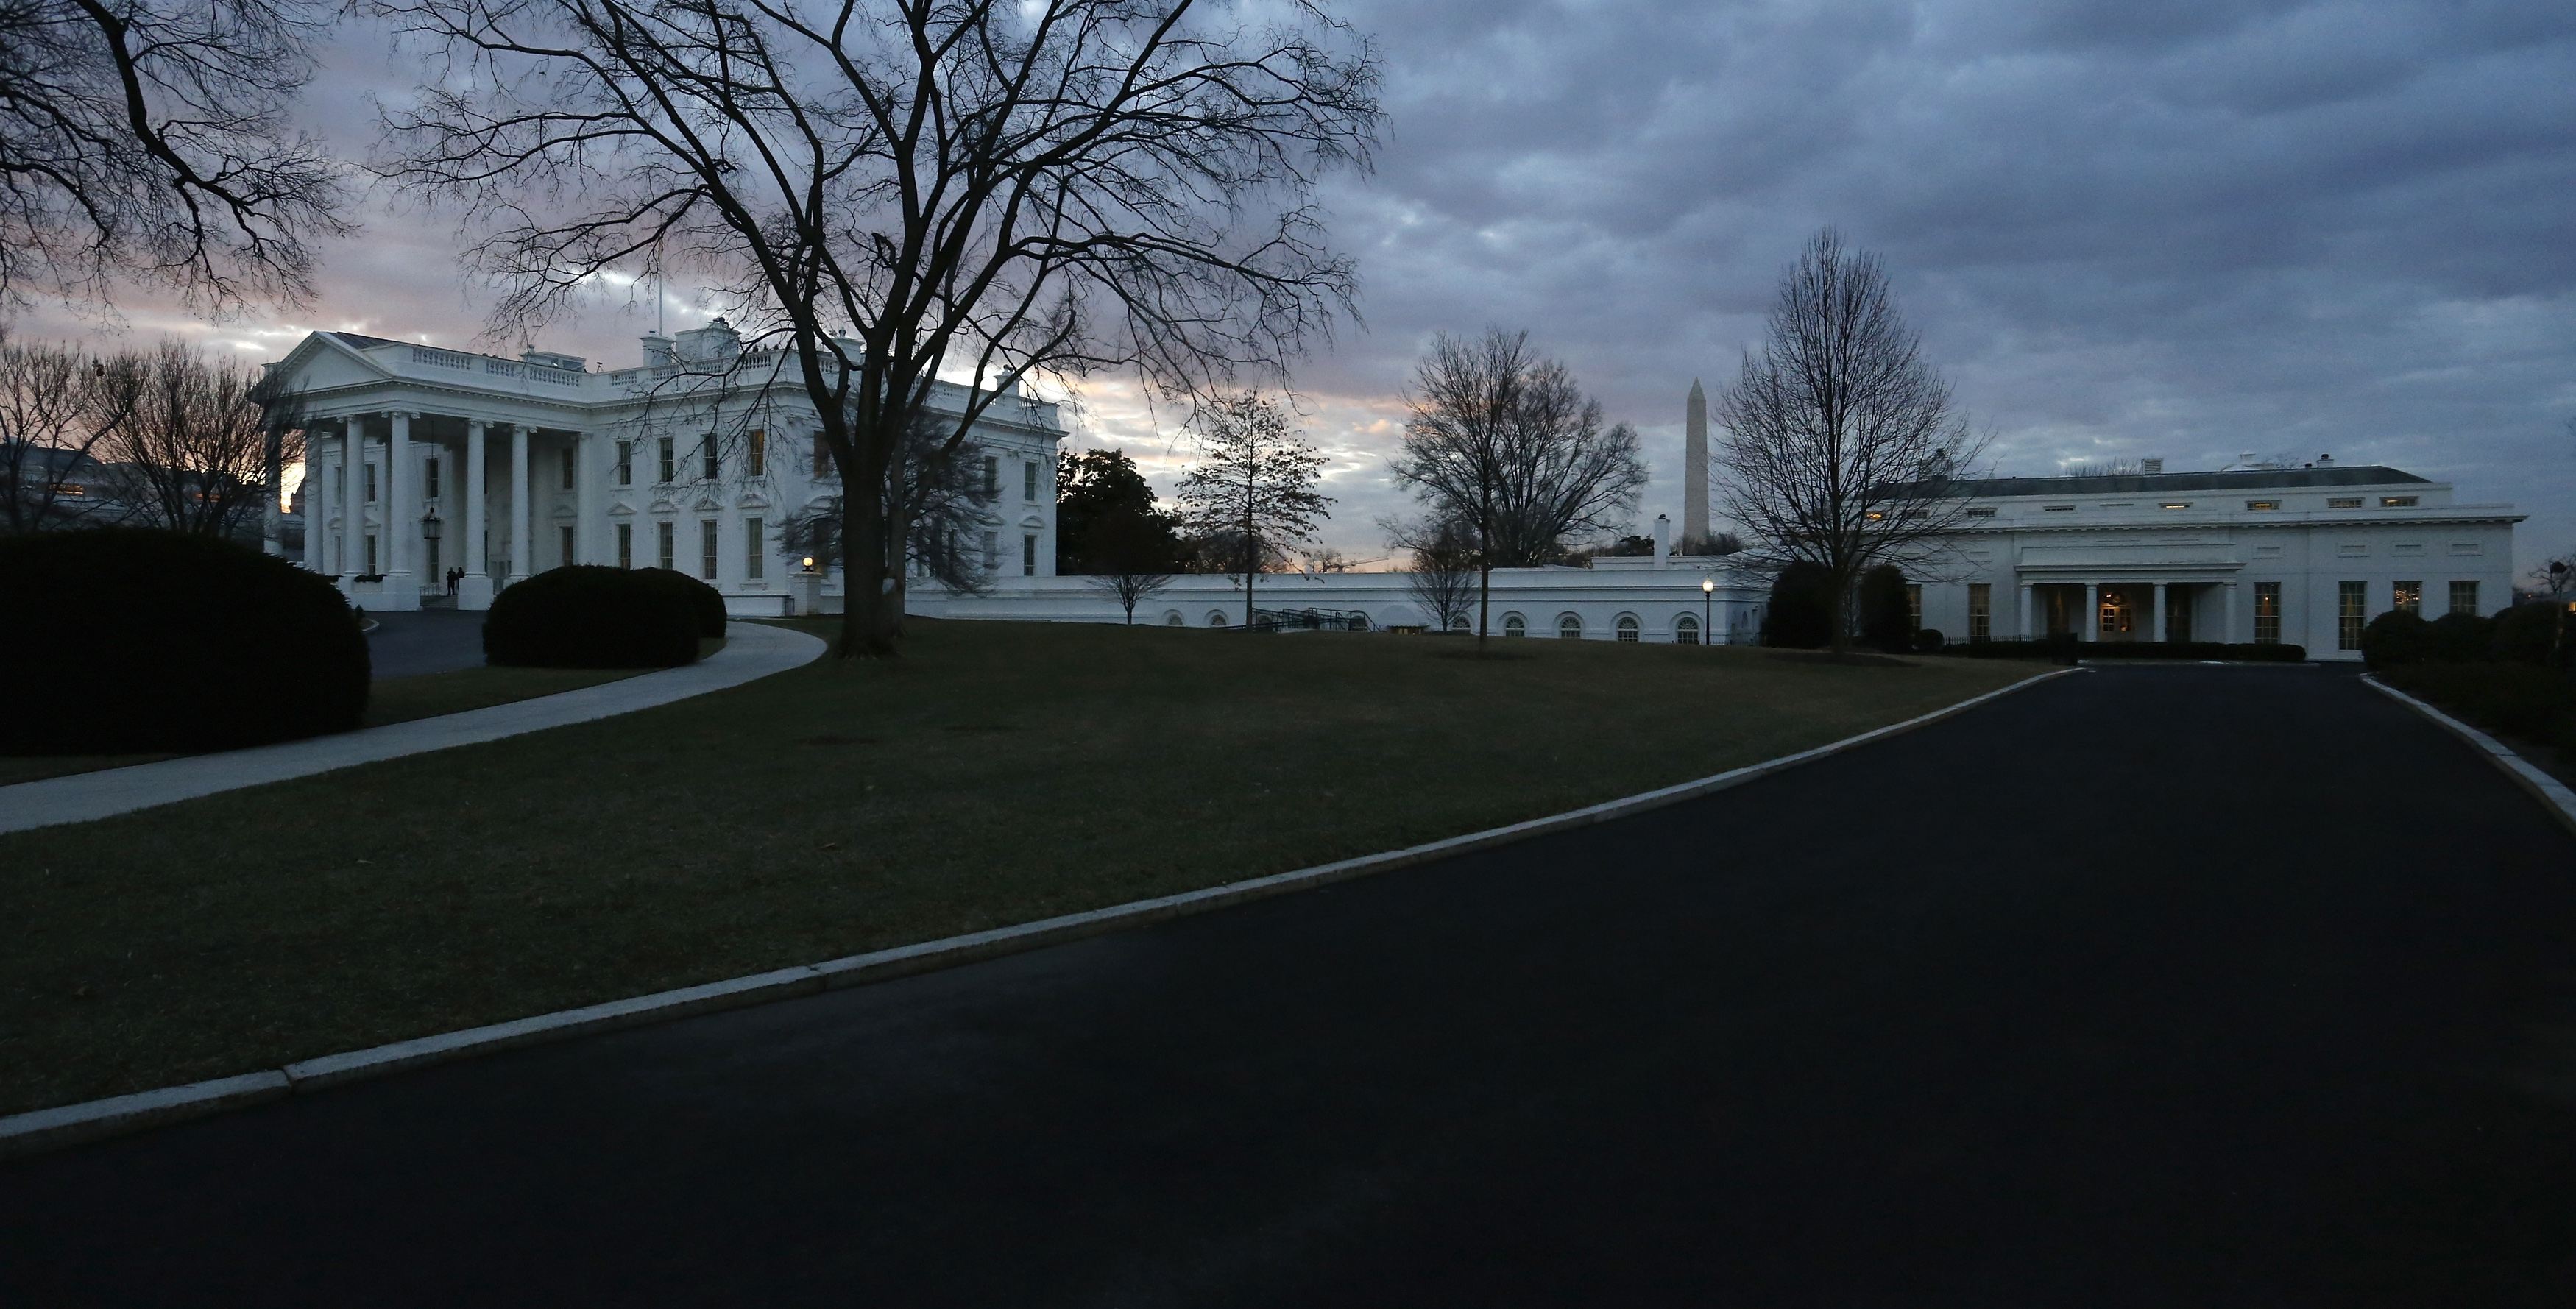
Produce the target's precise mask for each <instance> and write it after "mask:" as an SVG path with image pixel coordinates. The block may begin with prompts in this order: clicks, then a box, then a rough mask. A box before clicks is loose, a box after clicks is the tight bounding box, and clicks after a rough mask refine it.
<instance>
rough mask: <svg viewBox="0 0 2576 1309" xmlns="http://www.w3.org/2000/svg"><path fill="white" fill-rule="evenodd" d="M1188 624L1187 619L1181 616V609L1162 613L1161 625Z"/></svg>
mask: <svg viewBox="0 0 2576 1309" xmlns="http://www.w3.org/2000/svg"><path fill="white" fill-rule="evenodd" d="M1189 625H1190V623H1189V620H1188V619H1186V618H1183V617H1181V611H1180V610H1178V609H1175V610H1173V611H1172V612H1170V613H1168V614H1165V615H1163V626H1165V627H1187V626H1189Z"/></svg>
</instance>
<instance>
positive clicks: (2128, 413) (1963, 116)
mask: <svg viewBox="0 0 2576 1309" xmlns="http://www.w3.org/2000/svg"><path fill="white" fill-rule="evenodd" d="M1347 12H1348V13H1349V15H1350V16H1351V17H1352V18H1353V19H1354V20H1355V21H1356V22H1357V24H1358V25H1359V26H1360V27H1361V28H1362V29H1364V30H1368V31H1371V32H1373V33H1375V34H1376V35H1377V37H1378V39H1379V41H1380V43H1381V46H1382V48H1383V50H1384V52H1385V54H1386V56H1387V59H1388V61H1389V76H1388V79H1387V84H1386V95H1387V107H1388V109H1389V111H1390V122H1389V133H1388V139H1387V142H1386V146H1385V149H1384V151H1383V152H1382V154H1381V156H1380V159H1379V167H1378V169H1377V171H1376V173H1375V174H1374V175H1373V176H1371V177H1368V178H1364V179H1347V180H1345V181H1343V182H1339V183H1336V184H1335V185H1334V187H1333V188H1332V190H1331V192H1330V193H1329V195H1328V200H1329V202H1330V204H1331V206H1332V209H1333V212H1334V218H1335V236H1336V240H1337V241H1338V242H1339V243H1341V244H1342V245H1344V246H1346V247H1347V248H1349V249H1351V250H1353V251H1355V252H1356V253H1358V254H1359V255H1360V256H1361V258H1362V260H1363V272H1364V276H1365V278H1366V289H1365V297H1364V300H1363V302H1362V309H1363V312H1364V313H1365V315H1366V317H1367V321H1368V330H1367V331H1365V332H1352V333H1345V335H1344V336H1343V339H1342V341H1341V342H1340V344H1339V345H1338V347H1337V348H1336V349H1335V350H1333V351H1332V352H1330V353H1329V354H1326V355H1322V356H1319V357H1318V358H1316V359H1313V360H1311V361H1310V362H1309V364H1308V366H1307V367H1306V369H1305V371H1304V373H1303V375H1302V376H1301V378H1300V382H1301V386H1302V387H1303V389H1304V390H1305V391H1306V392H1307V394H1308V397H1309V422H1308V430H1309V432H1310V434H1311V435H1313V436H1314V437H1315V438H1316V439H1317V440H1318V442H1319V444H1322V445H1324V446H1326V447H1327V448H1328V449H1329V450H1331V451H1332V452H1333V453H1334V455H1335V475H1334V483H1335V485H1334V490H1335V493H1336V494H1337V495H1339V496H1341V497H1342V500H1343V503H1342V505H1341V507H1340V508H1339V509H1338V510H1337V513H1336V518H1335V524H1334V528H1333V530H1332V531H1331V532H1330V533H1329V535H1328V538H1327V539H1328V541H1329V542H1330V543H1331V544H1334V545H1337V546H1340V547H1342V548H1343V549H1345V550H1348V551H1350V552H1351V553H1353V554H1354V555H1359V556H1362V557H1368V556H1372V555H1374V554H1376V553H1378V551H1377V550H1376V549H1375V547H1376V544H1377V542H1376V540H1375V536H1376V534H1375V531H1374V528H1373V526H1372V523H1373V520H1374V519H1375V518H1376V517H1377V516H1378V515H1379V514H1382V513H1385V512H1388V511H1390V510H1394V509H1398V508H1401V507H1402V501H1401V497H1400V496H1399V495H1397V493H1396V492H1395V491H1394V490H1393V489H1392V488H1390V487H1389V486H1387V485H1386V483H1385V479H1384V476H1383V453H1384V451H1385V450H1386V449H1388V448H1389V447H1390V445H1391V444H1392V441H1393V439H1394V436H1395V434H1396V432H1397V431H1398V430H1399V424H1400V421H1401V413H1400V410H1399V409H1398V408H1397V404H1396V397H1397V394H1398V391H1399V389H1400V387H1401V385H1402V383H1403V380H1404V378H1405V376H1406V374H1407V372H1408V371H1409V369H1410V367H1411V365H1412V361H1413V360H1414V358H1415V357H1416V356H1417V355H1418V354H1419V353H1420V351H1421V349H1422V347H1423V345H1424V344H1425V343H1426V342H1427V341H1428V340H1429V338H1430V337H1431V336H1432V334H1434V333H1436V332H1439V331H1444V330H1445V331H1457V332H1472V331H1476V330H1479V329H1480V328H1482V327H1483V326H1484V325H1485V324H1487V323H1500V324H1505V325H1509V326H1514V327H1526V328H1528V329H1529V330H1530V331H1531V333H1532V334H1533V336H1534V337H1535V338H1536V339H1537V340H1538V341H1539V342H1540V343H1541V344H1542V345H1543V346H1544V347H1545V348H1547V349H1548V350H1550V351H1551V352H1554V353H1556V354H1559V355H1561V356H1563V357H1565V358H1566V359H1567V360H1568V361H1569V362H1570V363H1571V364H1573V365H1574V367H1575V368H1576V370H1577V371H1578V373H1579V374H1580V375H1581V376H1582V377H1583V378H1584V379H1585V381H1586V382H1587V384H1588V385H1590V386H1591V387H1592V388H1593V389H1594V390H1595V391H1596V392H1597V393H1598V394H1599V395H1601V397H1602V398H1603V400H1604V402H1605V403H1606V404H1607V405H1608V406H1609V408H1610V410H1611V412H1612V414H1613V416H1614V417H1617V418H1622V419H1627V420H1630V421H1634V422H1636V423H1637V424H1638V425H1639V426H1640V427H1641V428H1643V429H1645V431H1646V433H1647V435H1648V438H1649V444H1650V447H1651V448H1652V450H1653V453H1654V455H1655V472H1656V477H1657V481H1656V485H1655V487H1654V488H1653V489H1652V490H1650V492H1649V494H1648V501H1647V504H1646V506H1645V508H1644V510H1643V512H1642V514H1641V515H1640V517H1641V519H1651V518H1652V517H1653V515H1654V514H1655V512H1657V511H1658V510H1667V511H1675V512H1677V510H1678V502H1679V498H1680V491H1679V487H1680V466H1679V453H1680V452H1679V445H1680V441H1679V432H1680V418H1681V412H1680V411H1681V397H1682V394H1683V392H1684V391H1686V390H1687V389H1688V387H1689V385H1690V381H1691V379H1692V378H1693V377H1699V378H1703V379H1705V380H1706V381H1707V383H1708V384H1709V385H1710V387H1711V388H1712V389H1714V388H1715V387H1717V386H1720V385H1723V384H1724V383H1725V382H1726V381H1727V380H1729V379H1730V378H1731V377H1732V376H1733V373H1734V368H1735V362H1736V358H1737V355H1738V352H1739V351H1740V350H1741V349H1742V347H1743V346H1744V345H1745V344H1746V343H1748V342H1750V341H1752V340H1753V339H1754V338H1755V336H1756V334H1757V333H1758V331H1759V329H1760V323H1761V315H1762V313H1763V312H1764V310H1765V309H1766V308H1767V306H1768V303H1769V299H1770V296H1771V292H1772V286H1773V282H1774V279H1775V278H1776V276H1777V273H1778V269H1779V267H1780V265H1781V264H1782V263H1783V262H1785V261H1786V260H1788V259H1789V258H1790V257H1791V256H1792V255H1794V253H1795V251H1796V249H1797V246H1798V244H1799V242H1800V241H1802V240H1803V239H1804V238H1805V237H1806V236H1807V235H1808V234H1810V233H1811V232H1813V231H1814V229H1815V228H1817V227H1818V226H1821V225H1823V224H1826V223H1833V224H1835V225H1838V226H1840V227H1841V228H1843V229H1844V231H1845V232H1846V233H1847V234H1848V236H1849V237H1850V238H1851V239H1852V240H1854V241H1856V242H1858V243H1860V244H1862V245H1864V246H1867V247H1869V248H1871V249H1874V250H1876V251H1878V252H1880V253H1881V254H1882V255H1884V256H1885V257H1886V259H1887V260H1888V263H1889V265H1890V268H1891V270H1892V272H1893V274H1894V276H1895V279H1896V285H1897V289H1898V292H1899V295H1900V299H1901V302H1902V303H1903V305H1904V307H1905V308H1906V310H1907V311H1908V313H1909V315H1910V316H1911V318H1912V319H1913V321H1914V322H1915V324H1916V325H1917V326H1918V327H1920V328H1921V329H1922V331H1923V334H1924V339H1925V346H1926V350H1927V352H1928V353H1929V354H1930V356H1931V357H1932V358H1933V359H1934V360H1935V361H1936V362H1937V363H1938V364H1939V365H1940V366H1941V367H1943V368H1944V369H1945V370H1946V371H1947V372H1948V373H1949V374H1950V375H1951V376H1952V378H1953V379H1954V381H1955V382H1956V383H1957V386H1958V391H1959V397H1960V399H1961V401H1962V402H1963V403H1964V404H1965V405H1967V406H1968V407H1969V409H1970V410H1971V411H1972V412H1973V413H1974V414H1975V415H1976V416H1977V417H1978V418H1979V419H1980V420H1981V421H1983V422H1987V423H1991V424H1992V425H1993V426H1994V427H1995V429H1996V431H1997V433H1998V437H1999V440H1998V444H1997V456H1996V457H1997V461H1998V464H1999V469H2000V471H2005V472H2016V473H2036V472H2043V471H2047V470H2049V469H2051V468H2054V467H2055V466H2057V465H2058V464H2059V463H2060V462H2061V461H2065V460H2071V459H2088V460H2089V459H2100V458H2109V457H2121V456H2134V455H2161V456H2163V457H2165V458H2166V459H2167V460H2168V461H2169V462H2170V464H2171V465H2172V466H2176V467H2190V466H2209V467H2214V466H2217V465H2219V464H2222V463H2225V462H2227V461H2230V460H2232V459H2234V458H2236V457H2237V455H2238V454H2239V453H2240V452H2243V451H2249V450H2250V451H2255V452H2258V453H2261V454H2265V455H2270V454H2274V453H2298V454H2300V455H2302V457H2313V456H2314V455H2315V454H2317V453H2321V452H2328V451H2331V452H2332V453H2334V454H2335V455H2336V457H2337V458H2339V459H2343V460H2347V461H2349V460H2355V459H2371V460H2380V461H2385V462H2389V463H2394V464H2397V465H2399V466H2401V467H2406V468H2410V469H2413V470H2415V471H2418V472H2421V473H2424V474H2426V475H2428V476H2434V477H2442V478H2449V479H2453V480H2456V481H2457V482H2458V483H2459V484H2460V492H2461V496H2462V498H2463V499H2466V500H2512V501H2515V502H2516V503H2518V504H2520V505H2521V506H2522V507H2523V509H2525V510H2526V511H2527V512H2529V513H2530V514H2531V515H2532V520H2531V521H2530V522H2529V523H2526V524H2525V525H2524V526H2523V528H2522V529H2521V531H2520V533H2519V534H2518V541H2519V548H2520V552H2521V553H2522V555H2523V556H2524V558H2525V560H2526V562H2528V561H2530V560H2533V559H2536V558H2538V557H2540V556H2542V555H2544V554H2547V553H2550V552H2554V551H2557V550H2563V549H2566V548H2569V547H2570V546H2576V442H2571V441H2570V440H2569V438H2568V436H2567V434H2566V433H2565V431H2564V429H2563V426H2562V425H2563V424H2564V422H2565V421H2566V418H2567V417H2568V415H2570V414H2576V221H2571V218H2570V206H2569V201H2568V198H2567V197H2569V196H2571V195H2576V131H2571V130H2570V129H2571V125H2576V10H2570V9H2568V8H2567V7H2565V6H2552V5H2541V4H2531V3H2527V2H2512V0H2491V2H2488V3H2467V4H2461V3H2438V2H2427V3H2409V2H2407V0H2351V2H2349V3H2339V4H2333V5H2324V4H2298V3H2250V2H2238V0H2177V2H2174V3H2160V4H2153V5H2103V4H2098V3H2093V2H2091V0H1987V2H1985V3H1925V4H1919V5H1905V4H1884V3H1857V2H1854V0H1825V2H1824V3H1749V4H1743V3H1739V4H1719V5H1687V6H1685V5H1672V6H1665V5H1654V4H1643V3H1617V2H1615V0H1613V2H1610V3H1592V4H1581V5H1577V4H1572V3H1546V2H1542V0H1504V2H1502V3H1479V2H1475V0H1400V2H1399V0H1368V2H1366V3H1362V4H1358V5H1355V6H1351V7H1349V8H1348V9H1347ZM408 81H409V74H408V73H407V72H406V70H405V69H404V68H403V67H402V66H401V65H400V64H399V63H398V62H397V61H394V60H391V59H388V58H387V57H386V55H385V53H384V43H383V41H382V39H381V37H380V36H379V35H377V34H375V33H373V32H370V31H365V30H352V31H350V32H348V33H347V34H346V35H344V37H343V39H342V41H341V43H340V45H339V46H338V47H337V48H336V49H335V51H334V52H333V54H332V58H331V60H330V66H329V69H328V71H327V73H326V75H325V77H324V78H323V80H322V81H321V82H320V83H319V84H318V85H317V86H316V88H315V94H314V97H313V101H312V108H311V113H312V116H313V118H314V121H315V122H316V123H317V124H321V125H324V126H325V129H326V130H328V131H330V132H332V133H333V135H334V137H335V139H338V140H341V141H342V142H343V143H344V144H347V145H349V146H351V147H353V148H355V147H362V146H363V145H364V144H365V142H366V141H367V140H368V139H369V135H370V133H369V131H368V129H367V125H368V124H369V123H371V122H372V110H371V109H370V108H369V107H368V105H367V103H366V96H367V94H368V93H369V92H370V91H379V92H384V93H388V94H391V93H398V92H399V89H400V88H401V87H403V86H405V85H407V83H408ZM457 246H458V242H457V239H456V236H455V234H454V232H453V231H452V230H451V227H450V224H449V223H448V222H447V220H444V219H441V218H438V217H435V216H427V215H421V214H416V213H404V212H399V211H397V210H396V209H394V208H393V207H392V206H390V205H389V204H387V203H386V202H384V201H382V200H381V199H380V200H379V201H377V202H376V206H375V209H374V211H373V212H372V213H371V215H370V219H369V223H368V227H367V230H366V232H365V233H364V235H362V236H361V237H360V238H358V239H356V240H354V241H352V242H350V243H348V244H347V245H345V246H342V247H339V248H337V249H334V250H333V251H331V252H330V254H329V259H328V264H327V268H326V275H325V279H324V298H323V301H322V303H321V304H319V305H317V306H316V307H315V310H314V312H312V313H311V314H307V315H302V316H297V319H296V321H294V322H288V321H283V320H281V321H279V322H273V323H265V324H239V325H232V326H229V327H222V328H216V329H211V331H212V333H213V334H215V335H219V336H230V337H231V338H232V339H234V340H237V341H239V342H241V343H242V344H244V345H245V346H247V347H249V348H252V349H254V350H258V349H261V348H263V343H265V342H268V341H272V340H274V339H276V338H275V337H274V336H273V335H260V336H251V335H247V333H249V332H252V331H258V330H265V331H266V332H268V333H278V332H282V331H285V330H287V329H289V328H292V327H297V326H352V325H364V326H366V327H368V328H369V330H374V331H379V332H384V333H387V334H394V335H419V334H428V335H430V336H432V337H434V338H436V339H440V340H446V341H462V340H466V339H469V338H472V337H474V336H475V335H476V334H477V332H478V328H479V319H478V313H479V308H478V306H477V305H476V303H475V302H474V301H473V299H472V297H470V296H469V294H468V292H467V289H466V288H464V287H462V286H460V284H459V283H458V280H457V276H456V273H455V268H456V257H455V252H456V249H457ZM132 305H133V307H131V308H129V310H128V318H129V319H130V320H131V322H132V324H133V326H134V327H135V328H136V329H138V330H154V329H159V328H162V327H165V326H187V324H185V320H184V319H181V318H179V317H178V316H176V315H172V314H168V313H165V312H163V311H161V310H158V309H156V308H154V307H153V306H152V305H151V303H150V302H149V301H148V300H145V299H140V298H138V299H137V300H135V301H133V302H132ZM645 321H646V319H645V317H644V315H643V313H642V311H641V310H640V308H632V309H630V308H626V307H624V306H622V305H603V306H602V308H601V310H600V311H599V312H597V313H594V314H592V315H590V316H588V317H586V318H585V319H584V320H582V321H580V322H578V323H570V324H566V325H564V327H563V328H562V330H561V331H560V332H559V333H557V334H556V340H555V341H554V342H552V343H553V344H557V345H559V346H560V347H562V348H568V349H572V350H575V351H578V352H583V353H588V354H591V355H594V356H598V357H606V358H611V359H616V360H623V359H625V358H626V357H628V356H629V355H630V354H631V353H632V352H633V348H634V347H633V337H634V336H635V334H636V333H637V332H639V331H641V330H642V328H643V324H644V323H645ZM674 321H675V322H676V321H677V319H676V318H675V320H674ZM30 326H31V327H33V328H35V329H36V330H46V329H47V328H48V327H51V328H53V329H55V330H66V331H69V330H81V329H82V327H83V326H84V325H82V324H78V323H72V322H67V321H65V320H63V319H62V318H61V317H60V316H59V315H52V316H45V317H43V318H42V319H41V320H40V321H39V322H38V323H35V324H30ZM192 330H210V329H205V328H202V327H197V328H193V329H192ZM508 344H512V345H515V344H516V343H508ZM1147 413H1148V411H1147V409H1146V407H1145V406H1144V405H1142V404H1141V403H1137V402H1135V400H1134V397H1133V396H1132V394H1130V393H1125V392H1119V391H1116V390H1115V389H1112V390H1109V391H1104V392H1103V393H1102V394H1101V395H1100V396H1099V397H1098V400H1097V402H1096V403H1094V404H1093V405H1092V406H1091V407H1090V408H1089V410H1088V412H1087V413H1086V417H1085V420H1084V429H1083V439H1085V440H1089V441H1100V442H1105V443H1112V444H1124V445H1127V446H1129V447H1131V448H1134V449H1137V450H1138V451H1139V452H1140V453H1144V452H1150V454H1151V458H1150V460H1149V467H1153V468H1157V469H1161V470H1169V469H1171V468H1174V467H1176V466H1177V465H1178V464H1179V463H1180V462H1184V461H1185V460H1186V457H1187V453H1188V450H1187V444H1186V441H1182V442H1180V443H1179V444H1178V446H1177V448H1176V447H1175V442H1174V438H1173V435H1172V434H1171V433H1170V432H1169V431H1168V430H1156V429H1155V426H1154V423H1153V421H1152V420H1151V419H1149V418H1148V417H1147ZM1160 417H1161V418H1162V419H1163V420H1164V426H1165V428H1168V423H1169V420H1170V418H1171V417H1172V415H1170V414H1169V413H1168V412H1167V411H1166V412H1164V413H1163V414H1161V415H1160ZM1167 452H1169V453H1167ZM1157 480H1158V481H1160V482H1162V483H1163V484H1164V485H1165V486H1166V487H1168V485H1169V483H1170V480H1171V477H1170V475H1169V473H1168V471H1166V472H1165V473H1164V474H1163V475H1161V476H1158V479H1157Z"/></svg>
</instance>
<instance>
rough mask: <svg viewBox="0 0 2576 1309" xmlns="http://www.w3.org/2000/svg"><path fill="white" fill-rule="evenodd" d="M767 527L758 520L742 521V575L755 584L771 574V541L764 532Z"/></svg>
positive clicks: (748, 519) (747, 519)
mask: <svg viewBox="0 0 2576 1309" xmlns="http://www.w3.org/2000/svg"><path fill="white" fill-rule="evenodd" d="M765 526H766V524H763V523H762V522H761V521H760V520H759V519H757V518H746V519H744V520H742V575H743V576H745V577H748V578H750V579H751V580H752V581H755V582H757V581H759V580H760V579H761V578H763V577H765V576H767V575H768V573H769V564H768V559H769V541H768V539H767V534H766V533H765V532H764V531H763V528H764V527H765Z"/></svg>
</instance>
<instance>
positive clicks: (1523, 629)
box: [1503, 614, 1529, 636]
mask: <svg viewBox="0 0 2576 1309" xmlns="http://www.w3.org/2000/svg"><path fill="white" fill-rule="evenodd" d="M1503 635H1505V636H1527V635H1529V620H1528V619H1526V618H1523V617H1521V616H1520V615H1519V614H1505V615H1503Z"/></svg>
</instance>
